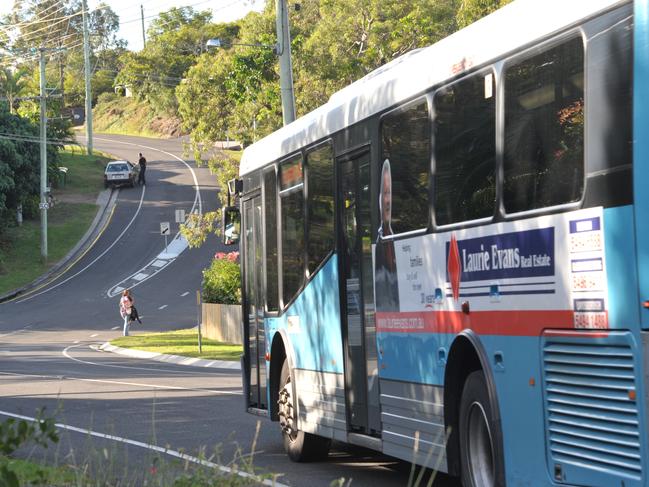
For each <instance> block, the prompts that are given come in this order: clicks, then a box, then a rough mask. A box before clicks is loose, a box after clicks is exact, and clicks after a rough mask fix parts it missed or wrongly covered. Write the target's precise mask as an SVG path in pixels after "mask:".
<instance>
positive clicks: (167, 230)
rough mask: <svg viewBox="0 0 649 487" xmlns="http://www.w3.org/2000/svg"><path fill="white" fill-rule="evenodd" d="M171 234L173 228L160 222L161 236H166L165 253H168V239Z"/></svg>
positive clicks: (167, 223)
mask: <svg viewBox="0 0 649 487" xmlns="http://www.w3.org/2000/svg"><path fill="white" fill-rule="evenodd" d="M170 232H171V226H170V225H169V222H160V235H164V236H165V253H166V252H167V237H168V236H169V233H170Z"/></svg>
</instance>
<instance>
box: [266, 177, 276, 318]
mask: <svg viewBox="0 0 649 487" xmlns="http://www.w3.org/2000/svg"><path fill="white" fill-rule="evenodd" d="M264 211H265V218H264V222H265V228H264V231H265V242H266V246H265V249H266V255H265V256H264V257H265V262H266V265H265V269H266V310H267V311H270V312H272V311H277V310H278V309H279V276H278V266H277V176H276V175H275V166H272V167H271V168H270V169H268V170H266V171H265V172H264Z"/></svg>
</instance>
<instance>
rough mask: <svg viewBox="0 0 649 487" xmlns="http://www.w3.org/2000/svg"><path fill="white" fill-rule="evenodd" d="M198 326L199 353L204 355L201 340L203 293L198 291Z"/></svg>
mask: <svg viewBox="0 0 649 487" xmlns="http://www.w3.org/2000/svg"><path fill="white" fill-rule="evenodd" d="M196 309H197V311H196V324H197V325H198V353H203V343H202V340H201V292H200V291H198V290H197V291H196Z"/></svg>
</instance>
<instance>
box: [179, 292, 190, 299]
mask: <svg viewBox="0 0 649 487" xmlns="http://www.w3.org/2000/svg"><path fill="white" fill-rule="evenodd" d="M188 294H189V291H185V292H184V293H182V294H181V296H182V297H183V298H184V297H185V296H187V295H188Z"/></svg>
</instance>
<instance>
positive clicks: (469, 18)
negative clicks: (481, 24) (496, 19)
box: [455, 0, 512, 28]
mask: <svg viewBox="0 0 649 487" xmlns="http://www.w3.org/2000/svg"><path fill="white" fill-rule="evenodd" d="M511 1H512V0H462V2H461V3H460V7H459V9H458V11H457V14H456V16H455V18H456V21H457V24H458V27H459V28H463V27H466V26H467V25H469V24H472V23H473V22H475V21H476V20H480V19H481V18H482V17H484V16H486V15H489V14H490V13H491V12H493V11H495V10H498V9H499V8H500V7H502V6H504V5H506V4H508V3H510V2H511Z"/></svg>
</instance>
